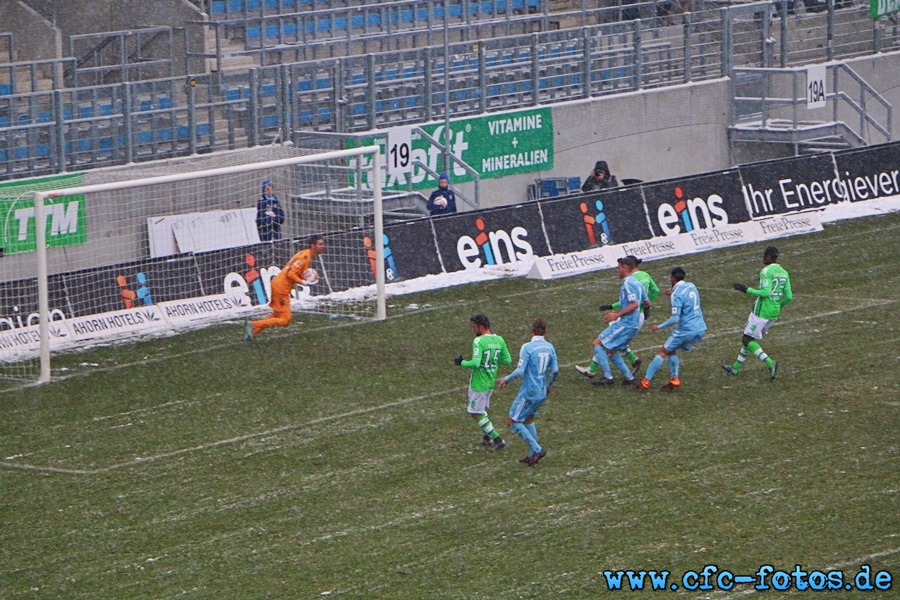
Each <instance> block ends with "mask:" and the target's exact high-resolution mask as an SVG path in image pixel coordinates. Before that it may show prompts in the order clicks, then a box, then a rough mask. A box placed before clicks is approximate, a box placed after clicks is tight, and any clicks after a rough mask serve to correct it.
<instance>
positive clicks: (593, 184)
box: [581, 160, 619, 192]
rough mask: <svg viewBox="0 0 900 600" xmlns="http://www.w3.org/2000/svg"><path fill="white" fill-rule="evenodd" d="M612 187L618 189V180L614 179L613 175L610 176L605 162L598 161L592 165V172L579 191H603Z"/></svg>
mask: <svg viewBox="0 0 900 600" xmlns="http://www.w3.org/2000/svg"><path fill="white" fill-rule="evenodd" d="M614 187H619V180H618V179H616V176H615V175H611V174H610V172H609V166H608V165H607V164H606V161H605V160H598V161H597V162H596V163H595V164H594V170H593V171H592V172H591V174H590V175H588V176H587V179H585V180H584V185H582V186H581V191H582V192H593V191H595V190H605V189H608V188H614Z"/></svg>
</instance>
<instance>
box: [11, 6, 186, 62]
mask: <svg viewBox="0 0 900 600" xmlns="http://www.w3.org/2000/svg"><path fill="white" fill-rule="evenodd" d="M151 4H152V7H151V6H150V5H151ZM54 10H55V11H56V22H57V25H58V29H56V30H54V28H53V26H52V24H50V23H49V22H48V21H47V20H46V19H44V18H43V17H41V16H40V15H39V14H37V13H36V12H34V11H33V10H31V9H30V8H28V7H27V6H25V5H24V4H22V3H20V2H15V1H10V0H4V1H3V2H0V22H2V23H4V24H7V23H9V24H11V26H10V29H9V30H10V31H13V32H14V37H13V44H14V46H15V48H16V53H17V55H19V59H18V60H20V61H26V60H40V59H49V58H59V57H62V56H64V55H67V54H68V52H69V42H68V39H69V36H72V35H80V34H86V33H99V32H104V31H124V30H129V29H135V28H137V27H153V26H160V25H165V26H172V27H176V28H180V27H181V26H182V24H183V23H184V22H185V21H199V20H202V18H203V13H201V12H200V10H199V9H198V8H197V7H196V6H194V5H193V4H191V3H190V2H188V1H187V0H153V1H152V3H151V2H149V1H148V0H91V1H90V2H57V3H56V5H55V8H54ZM4 31H5V29H4ZM173 37H174V58H173V60H174V69H175V74H176V75H183V74H184V72H185V69H184V60H183V58H182V57H183V56H184V52H185V48H184V35H183V33H182V32H181V30H180V29H177V30H176V31H175V35H174V36H173ZM192 47H194V48H202V47H203V40H202V39H197V40H195V41H193V42H192ZM167 75H168V73H160V75H159V76H160V77H163V76H167Z"/></svg>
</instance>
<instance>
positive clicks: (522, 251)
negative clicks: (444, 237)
mask: <svg viewBox="0 0 900 600" xmlns="http://www.w3.org/2000/svg"><path fill="white" fill-rule="evenodd" d="M475 229H476V231H477V233H475V235H474V237H472V236H468V235H463V236H460V238H459V239H458V240H457V241H456V255H457V256H458V257H459V262H460V263H462V265H463V266H464V267H465V268H466V269H479V268H481V267H482V266H485V265H504V264H509V263H514V262H516V261H522V260H527V259H529V258H532V257H534V249H533V248H532V247H531V244H530V243H529V242H528V230H527V229H525V228H524V227H521V226H516V227H513V228H512V229H511V230H510V231H509V232H506V231H503V230H502V229H497V230H495V231H491V230H489V229H488V227H487V222H485V220H484V219H483V218H482V217H478V218H477V219H475Z"/></svg>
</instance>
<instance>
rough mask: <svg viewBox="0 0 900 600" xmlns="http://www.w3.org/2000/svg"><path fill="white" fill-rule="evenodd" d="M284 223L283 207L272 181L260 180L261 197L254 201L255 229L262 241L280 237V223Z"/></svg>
mask: <svg viewBox="0 0 900 600" xmlns="http://www.w3.org/2000/svg"><path fill="white" fill-rule="evenodd" d="M282 223H284V209H283V208H281V203H280V202H279V201H278V198H277V197H276V196H275V193H274V191H273V188H272V182H271V181H269V180H266V181H263V182H262V197H261V198H260V199H259V202H257V203H256V230H257V231H258V232H259V239H260V241H262V242H270V241H272V240H280V239H281V225H282Z"/></svg>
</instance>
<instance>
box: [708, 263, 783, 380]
mask: <svg viewBox="0 0 900 600" xmlns="http://www.w3.org/2000/svg"><path fill="white" fill-rule="evenodd" d="M777 260H778V248H776V247H775V246H769V247H768V248H766V250H765V251H764V252H763V264H764V265H765V267H763V270H762V271H760V272H759V288H758V289H754V288H751V287H747V286H746V285H744V284H743V283H735V284H734V289H736V290H737V291H739V292H741V293H744V294H750V295H751V296H755V297H756V302H754V303H753V312H751V313H750V317H749V318H748V319H747V327H746V328H744V337H743V338H742V339H741V342H742V344H743V346H742V347H741V351H740V353H739V354H738V357H737V360H735V361H734V363H733V364H730V365H722V368H723V369H725V372H726V373H729V374H731V375H737V374H738V373H740V372H741V369H742V368H743V367H744V361H745V360H747V356H748V355H749V354H750V353H751V352H752V353H753V356H755V357H756V358H758V359H759V360H761V361H763V362H764V363H766V366H767V367H769V375H770V376H771V378H772V381H775V376H776V375H777V374H778V363H777V362H775V359H773V358H772V357H771V356H769V355H768V354H766V353H765V352H763V349H762V347H760V345H759V342H758V341H757V340H761V339H762V338H763V336H764V335H765V334H766V332H767V331H769V327H770V326H771V325H772V323H774V322H775V320H776V319H777V318H778V315H780V314H781V309H782V308H784V306H785V305H786V304H787V303H788V302H790V301H791V300H793V298H794V294H793V292H792V291H791V278H790V276H789V275H788V272H787V271H785V270H784V268H782V266H781V265H779V264H778V263H777V262H776V261H777Z"/></svg>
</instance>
